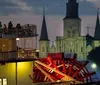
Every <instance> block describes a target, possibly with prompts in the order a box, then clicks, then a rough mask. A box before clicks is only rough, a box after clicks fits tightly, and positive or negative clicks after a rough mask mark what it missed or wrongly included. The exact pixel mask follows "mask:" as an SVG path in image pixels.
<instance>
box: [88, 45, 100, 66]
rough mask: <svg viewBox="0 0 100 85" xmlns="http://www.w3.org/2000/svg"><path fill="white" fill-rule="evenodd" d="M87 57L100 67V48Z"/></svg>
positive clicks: (93, 50)
mask: <svg viewBox="0 0 100 85" xmlns="http://www.w3.org/2000/svg"><path fill="white" fill-rule="evenodd" d="M87 57H88V59H89V60H92V61H94V62H95V63H97V64H98V65H99V66H100V46H99V47H96V48H94V49H92V50H91V51H90V52H89V54H88V56H87Z"/></svg>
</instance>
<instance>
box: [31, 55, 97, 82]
mask: <svg viewBox="0 0 100 85" xmlns="http://www.w3.org/2000/svg"><path fill="white" fill-rule="evenodd" d="M87 64H88V61H85V62H80V61H78V60H76V54H75V55H73V57H72V58H67V57H66V58H65V57H64V56H63V53H54V54H48V57H47V58H43V59H38V60H36V61H35V62H34V68H33V79H32V80H33V83H37V82H65V81H70V82H71V83H87V82H91V76H92V75H93V74H95V72H89V71H88V69H87V68H86V65H87Z"/></svg>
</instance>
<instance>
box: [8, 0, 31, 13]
mask: <svg viewBox="0 0 100 85" xmlns="http://www.w3.org/2000/svg"><path fill="white" fill-rule="evenodd" d="M6 1H8V2H10V3H12V4H15V5H16V7H17V8H20V9H21V10H23V11H30V10H32V7H31V6H28V4H27V2H25V1H22V0H6Z"/></svg>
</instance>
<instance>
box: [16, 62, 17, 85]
mask: <svg viewBox="0 0 100 85" xmlns="http://www.w3.org/2000/svg"><path fill="white" fill-rule="evenodd" d="M16 85H17V61H16Z"/></svg>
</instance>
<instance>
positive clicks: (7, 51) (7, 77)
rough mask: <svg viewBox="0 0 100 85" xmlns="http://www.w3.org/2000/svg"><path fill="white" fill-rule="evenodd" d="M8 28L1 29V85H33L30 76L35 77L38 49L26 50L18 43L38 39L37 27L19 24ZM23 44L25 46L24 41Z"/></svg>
mask: <svg viewBox="0 0 100 85" xmlns="http://www.w3.org/2000/svg"><path fill="white" fill-rule="evenodd" d="M10 24H11V22H10ZM28 26H30V25H28ZM8 27H9V28H7V29H5V28H3V27H2V29H0V34H1V38H0V69H1V70H0V85H33V81H32V80H31V78H30V75H31V76H32V77H33V64H34V63H33V62H34V57H36V49H33V48H31V47H30V48H29V47H27V49H26V48H24V47H21V45H19V44H18V43H20V42H21V39H28V38H29V39H31V38H33V37H37V28H36V25H31V26H30V28H27V27H26V28H24V27H22V26H20V25H19V24H17V26H16V27H13V25H10V26H8ZM32 42H34V41H32ZM21 43H22V44H23V41H22V42H21ZM24 43H25V41H24ZM26 44H29V43H27V42H26Z"/></svg>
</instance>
